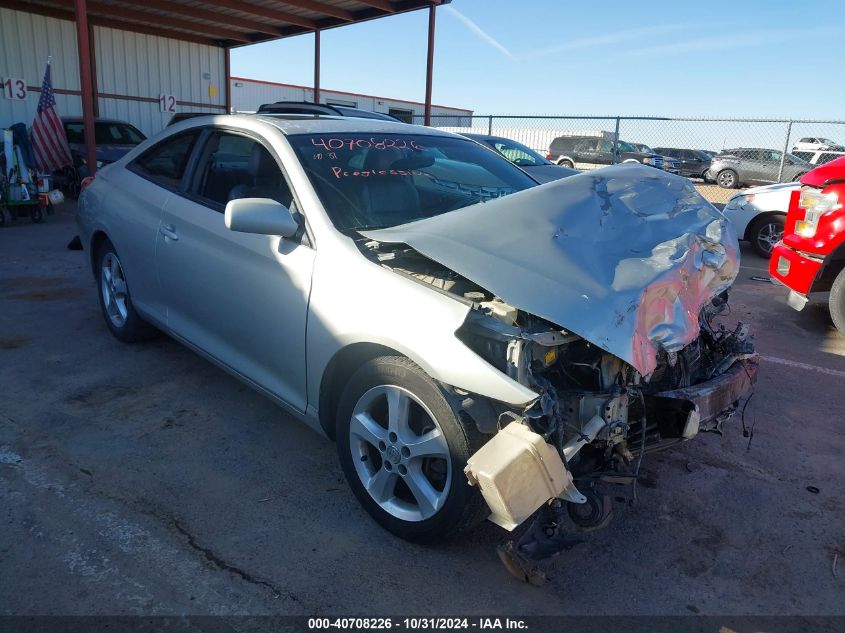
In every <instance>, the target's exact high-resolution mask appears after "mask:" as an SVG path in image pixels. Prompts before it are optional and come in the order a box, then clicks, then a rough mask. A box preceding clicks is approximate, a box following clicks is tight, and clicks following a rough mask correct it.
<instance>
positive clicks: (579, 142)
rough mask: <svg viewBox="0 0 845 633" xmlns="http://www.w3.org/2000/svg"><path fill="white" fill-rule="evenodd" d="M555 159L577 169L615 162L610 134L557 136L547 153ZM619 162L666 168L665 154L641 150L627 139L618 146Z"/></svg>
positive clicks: (561, 163) (548, 156) (552, 159)
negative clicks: (608, 136)
mask: <svg viewBox="0 0 845 633" xmlns="http://www.w3.org/2000/svg"><path fill="white" fill-rule="evenodd" d="M546 158H548V159H549V160H550V161H552V162H553V163H556V164H558V165H562V166H563V167H574V168H575V169H594V168H596V167H604V166H605V165H612V164H613V162H614V161H613V139H611V138H607V136H603V137H600V136H558V137H557V138H556V139H555V140H553V141H552V144H551V145H550V146H549V153H548V154H547V155H546ZM616 162H617V163H643V164H644V165H651V166H652V167H657V168H658V169H663V156H661V155H660V154H651V153H647V152H639V151H637V149H636V148H635V147H633V146H631V145H630V144H628V143H626V142H625V141H619V142H618V143H617V148H616Z"/></svg>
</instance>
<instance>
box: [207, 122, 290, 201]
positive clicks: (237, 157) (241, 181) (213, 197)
mask: <svg viewBox="0 0 845 633" xmlns="http://www.w3.org/2000/svg"><path fill="white" fill-rule="evenodd" d="M193 192H194V195H195V196H197V197H199V198H201V199H202V201H203V202H206V203H208V205H209V206H210V207H212V208H214V209H216V210H218V211H221V212H222V211H223V209H224V208H225V207H226V203H227V202H229V200H235V199H238V198H271V199H273V200H276V201H277V202H280V203H282V204H283V205H285V206H286V207H288V208H290V206H291V202H292V200H293V194H292V193H291V190H290V187H288V184H287V181H286V180H285V177H284V175H283V174H282V170H281V169H280V168H279V165H278V163H277V162H276V159H275V158H273V155H272V154H271V153H270V152H269V150H268V149H267V148H266V147H264V146H263V145H262V144H261V143H259V142H258V141H256V140H255V139H253V138H250V137H248V136H242V135H240V134H235V133H233V132H218V133H216V134H213V135H211V136H210V137H209V140H208V142H207V143H206V145H205V147H204V148H203V151H202V155H201V158H200V161H199V162H198V164H197V176H196V180H195V182H194V187H193Z"/></svg>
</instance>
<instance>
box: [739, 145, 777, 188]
mask: <svg viewBox="0 0 845 633" xmlns="http://www.w3.org/2000/svg"><path fill="white" fill-rule="evenodd" d="M738 156H739V158H740V161H739V180H740V182H742V183H745V184H759V183H764V182H772V181H769V180H766V174H767V170H766V164H765V161H764V160H763V159H764V152H763V150H759V149H746V150H741V151H740V152H738Z"/></svg>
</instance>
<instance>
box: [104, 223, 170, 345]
mask: <svg viewBox="0 0 845 633" xmlns="http://www.w3.org/2000/svg"><path fill="white" fill-rule="evenodd" d="M96 271H97V291H98V292H97V295H98V296H99V298H100V310H101V311H102V313H103V318H104V319H105V321H106V326H107V327H108V328H109V331H111V333H112V334H113V335H114V337H115V338H116V339H118V340H119V341H122V342H124V343H138V342H140V341H146V340H148V339H150V338H153V337H154V336H156V334H158V330H156V329H155V328H154V327H153V326H152V325H150V324H149V323H147V322H146V321H144V320H143V319H142V318H141V317H140V315H139V314H138V313H137V312H136V311H135V307H134V306H133V305H132V297H131V295H130V292H129V284H128V283H127V281H126V274H125V273H124V270H123V264H122V263H121V261H120V258H119V257H118V255H117V251H116V250H115V248H114V245H113V244H112V243H111V242H110V241H109V240H108V239H107V240H105V241H104V242H103V243H102V244H100V248H99V250H98V251H97V268H96Z"/></svg>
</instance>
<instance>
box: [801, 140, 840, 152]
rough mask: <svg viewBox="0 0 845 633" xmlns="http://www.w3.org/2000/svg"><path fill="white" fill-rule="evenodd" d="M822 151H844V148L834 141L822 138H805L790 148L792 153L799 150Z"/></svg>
mask: <svg viewBox="0 0 845 633" xmlns="http://www.w3.org/2000/svg"><path fill="white" fill-rule="evenodd" d="M823 149H832V150H835V151H837V152H843V151H845V147H843V146H842V145H841V144H839V143H837V142H836V141H831V140H830V139H829V138H823V137H821V136H805V137H804V138H802V139H801V140H800V141H798V142H797V143H795V145H793V146H792V151H793V152H795V151H799V150H807V151H816V150H823Z"/></svg>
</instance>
